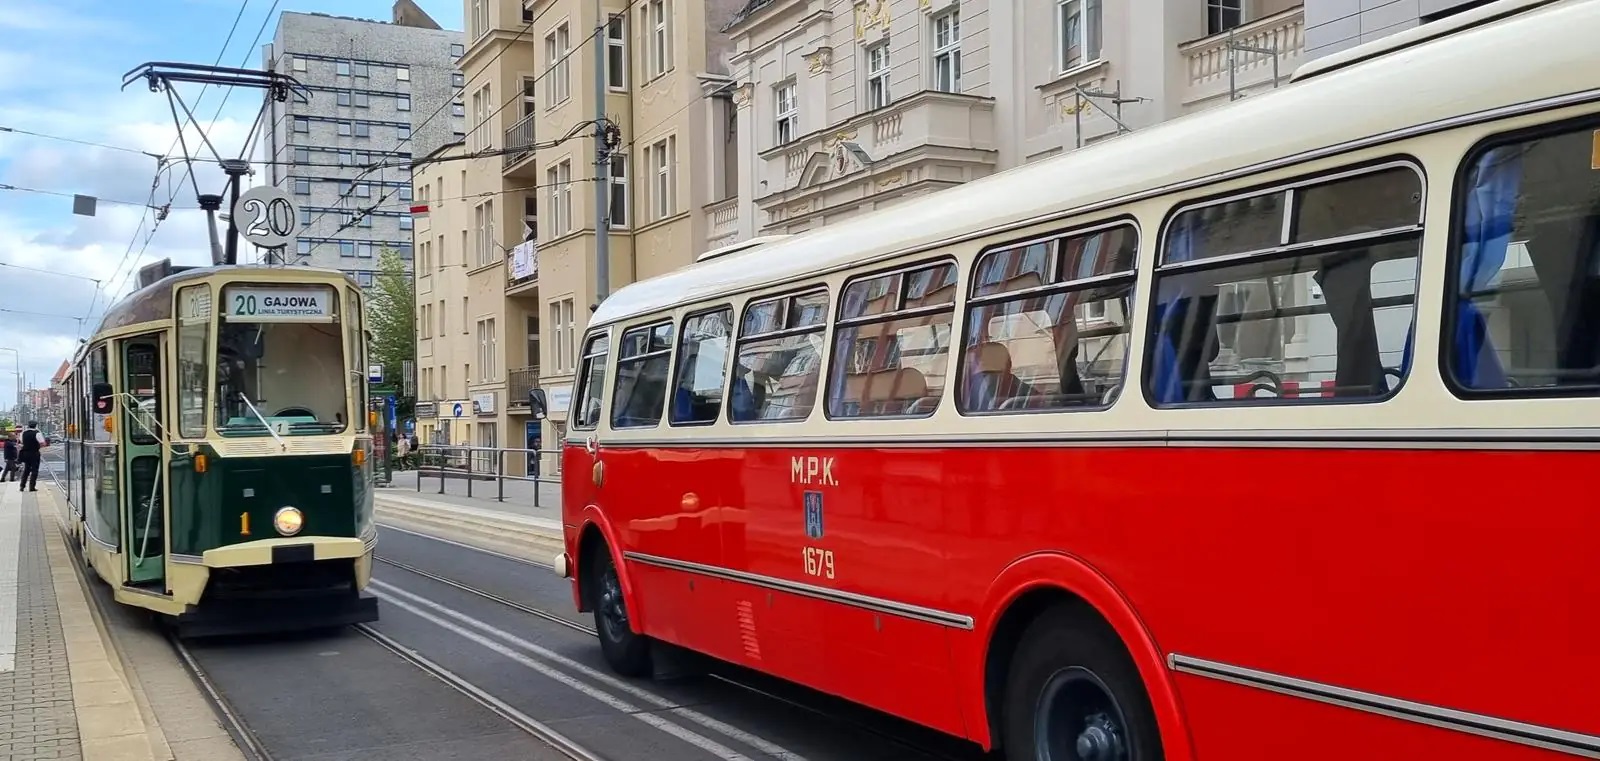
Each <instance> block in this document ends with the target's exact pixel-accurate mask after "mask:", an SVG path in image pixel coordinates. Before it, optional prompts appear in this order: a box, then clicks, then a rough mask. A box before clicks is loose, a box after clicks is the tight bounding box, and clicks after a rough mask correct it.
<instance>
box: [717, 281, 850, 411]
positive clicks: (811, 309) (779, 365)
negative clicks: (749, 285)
mask: <svg viewBox="0 0 1600 761" xmlns="http://www.w3.org/2000/svg"><path fill="white" fill-rule="evenodd" d="M827 318H828V293H827V291H812V292H810V293H802V294H797V295H793V296H782V297H779V298H776V299H768V300H766V301H757V302H753V303H751V304H750V305H749V306H747V307H745V310H744V320H743V322H742V323H741V327H740V329H739V348H738V352H737V355H738V359H737V361H735V362H734V366H733V378H732V379H730V381H729V384H728V386H729V388H728V419H729V420H731V421H733V422H735V423H750V422H758V421H760V422H772V421H781V420H804V419H805V418H806V417H807V416H809V415H810V414H811V408H812V407H813V406H814V405H815V404H816V401H817V381H818V378H819V376H820V375H821V371H822V363H821V362H819V361H818V360H819V359H820V357H821V356H822V332H823V328H824V326H825V323H826V322H827Z"/></svg>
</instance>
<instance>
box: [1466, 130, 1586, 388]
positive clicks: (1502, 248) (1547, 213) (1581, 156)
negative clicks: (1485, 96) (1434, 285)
mask: <svg viewBox="0 0 1600 761" xmlns="http://www.w3.org/2000/svg"><path fill="white" fill-rule="evenodd" d="M1596 127H1600V125H1597V124H1595V123H1593V122H1592V121H1591V122H1590V123H1589V124H1587V125H1585V126H1583V127H1581V128H1577V129H1572V128H1570V127H1568V128H1566V129H1563V130H1561V131H1546V132H1544V133H1543V134H1539V135H1536V136H1532V137H1526V138H1523V139H1518V140H1514V141H1506V140H1504V139H1497V140H1495V141H1494V143H1492V144H1490V145H1488V146H1485V147H1483V148H1480V149H1479V150H1477V151H1474V152H1473V153H1472V154H1471V155H1470V156H1468V158H1467V161H1466V164H1465V165H1464V167H1463V175H1464V177H1463V179H1464V182H1462V183H1461V184H1459V185H1458V187H1460V188H1462V194H1461V197H1460V198H1459V199H1458V200H1457V202H1456V206H1457V211H1456V214H1457V220H1456V224H1457V226H1458V227H1457V233H1456V236H1455V240H1456V249H1455V251H1453V252H1451V253H1452V259H1451V263H1450V267H1449V278H1450V280H1449V285H1448V287H1450V288H1452V289H1453V296H1452V298H1451V303H1450V304H1449V306H1448V307H1447V312H1446V313H1447V314H1450V315H1451V318H1450V319H1451V321H1452V322H1451V324H1450V325H1449V326H1448V327H1447V329H1446V330H1445V332H1444V335H1443V336H1442V337H1441V339H1440V340H1441V342H1442V343H1443V345H1444V351H1445V366H1446V367H1447V368H1448V371H1447V377H1448V378H1449V380H1450V381H1451V385H1452V386H1453V387H1455V389H1456V392H1457V393H1458V394H1483V393H1501V394H1522V395H1540V396H1571V395H1583V396H1593V395H1595V394H1596V393H1600V170H1597V169H1596V166H1600V164H1597V159H1596V156H1597V152H1600V129H1596Z"/></svg>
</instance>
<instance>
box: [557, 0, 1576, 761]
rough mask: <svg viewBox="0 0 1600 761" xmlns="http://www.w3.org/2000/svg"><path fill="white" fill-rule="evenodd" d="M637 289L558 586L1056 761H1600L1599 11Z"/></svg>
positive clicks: (669, 630)
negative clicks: (565, 579) (1599, 475)
mask: <svg viewBox="0 0 1600 761" xmlns="http://www.w3.org/2000/svg"><path fill="white" fill-rule="evenodd" d="M1295 79H1296V81H1295V82H1293V83H1291V84H1289V85H1287V86H1285V87H1283V88H1281V89H1278V90H1276V91H1273V92H1271V93H1268V94H1263V95H1260V96H1256V97H1251V98H1249V99H1246V100H1242V101H1240V102H1238V103H1235V104H1231V105H1229V106H1226V107H1223V108H1219V109H1216V110H1212V111H1206V112H1202V113H1198V114H1194V115H1190V116H1186V117H1184V118H1181V119H1177V120H1175V121H1172V122H1169V123H1166V124H1162V125H1159V126H1154V127H1150V128H1147V129H1143V130H1140V131H1137V132H1134V133H1132V134H1129V135H1125V136H1123V137H1120V138H1118V139H1116V140H1112V141H1109V142H1106V143H1104V144H1098V145H1094V146H1092V147H1089V148H1085V149H1083V150H1079V151H1073V152H1071V153H1067V154H1065V155H1062V156H1060V157H1057V158H1053V159H1049V160H1046V161H1041V162H1039V163H1036V164H1031V165H1028V166H1024V167H1021V168H1018V169H1015V170H1012V171H1008V172H1005V173H1002V174H999V175H996V176H993V177H990V178H987V179H983V180H979V181H976V182H972V183H969V184H966V185H962V186H959V187H956V188H953V189H950V190H945V191H942V192H939V193H937V194H933V195H928V196H924V197H921V198H916V199H912V200H907V201H904V202H901V203H899V204H897V205H895V206H892V207H890V208H887V209H884V210H881V211H878V212H875V213H873V214H871V215H869V216H864V217H858V218H854V219H850V220H848V221H843V222H840V223H837V224H830V225H828V226H827V227H825V228H822V229H820V230H816V231H813V232H808V233H805V234H801V235H797V236H793V237H787V238H782V239H776V240H767V241H763V242H759V243H758V244H755V245H751V246H747V247H744V248H742V249H741V250H737V251H732V252H724V253H720V254H717V255H707V256H704V257H702V260H701V261H700V262H698V263H696V264H695V265H694V266H691V267H688V268H686V269H683V270H681V271H677V272H673V273H670V274H667V275H663V276H661V277H657V278H654V279H651V280H648V281H644V282H640V283H637V284H634V285H631V286H628V287H626V288H623V289H621V290H619V291H618V292H617V293H616V294H615V295H614V296H612V297H611V298H609V299H607V300H606V301H605V302H604V303H603V304H601V305H600V307H599V308H598V310H597V311H596V312H595V313H594V315H593V319H592V321H591V325H590V326H589V327H588V330H587V333H586V334H585V336H584V338H583V343H582V348H581V351H580V356H581V364H580V368H579V380H578V383H577V385H576V388H575V390H574V404H573V408H572V417H571V420H570V431H569V433H568V435H567V440H566V445H565V453H564V457H565V473H566V477H565V496H564V504H563V515H564V522H565V531H566V551H565V552H564V553H563V554H562V555H561V556H560V557H558V558H557V566H558V571H559V572H560V573H562V574H564V575H567V576H570V577H571V578H572V579H573V590H574V595H575V597H576V601H577V604H578V606H579V608H580V609H582V610H593V611H595V612H596V619H597V623H598V628H599V629H600V632H601V636H600V639H601V645H602V648H603V649H604V652H605V656H606V658H607V659H608V660H609V662H610V663H611V665H612V666H613V667H614V668H615V669H616V670H618V671H620V672H623V673H627V674H642V673H646V672H647V671H648V669H649V668H650V654H651V652H652V644H653V643H655V642H662V643H670V644H672V645H677V646H681V647H684V648H688V649H690V650H693V651H697V652H700V653H704V654H707V655H710V656H713V657H715V658H718V659H722V660H725V661H729V662H732V663H735V664H739V665H741V666H745V667H749V668H753V669H758V670H760V671H763V672H766V673H770V674H773V675H776V676H779V677H782V678H785V679H788V680H792V681H794V682H797V683H801V684H804V685H807V686H809V687H812V688H815V689H818V690H823V691H826V692H828V693H832V694H835V695H839V696H841V697H844V698H847V699H850V700H852V701H857V702H859V703H862V704H865V705H868V706H872V707H874V708H877V709H880V710H882V711H885V712H888V713H891V714H894V715H898V716H901V717H904V718H906V719H909V720H912V721H915V722H919V723H921V724H924V725H927V726H929V727H934V728H937V729H940V730H943V731H945V732H949V733H951V734H954V735H958V736H961V737H965V738H969V739H971V740H972V741H974V742H976V743H978V744H980V745H982V746H984V747H987V748H1000V749H1002V751H1003V754H1004V757H1005V758H1007V759H1011V760H1013V761H1016V760H1019V759H1051V760H1053V761H1062V760H1064V759H1072V760H1081V761H1151V760H1152V759H1173V760H1178V759H1227V760H1228V761H1245V760H1248V759H1259V760H1261V761H1290V760H1292V761H1349V760H1350V759H1405V760H1407V761H1411V760H1417V761H1422V760H1428V761H1431V760H1433V759H1451V761H1476V760H1479V759H1511V760H1516V759H1556V758H1572V757H1584V758H1597V757H1600V697H1596V693H1595V688H1596V685H1600V506H1597V503H1596V502H1595V501H1594V500H1595V496H1594V495H1595V490H1596V487H1595V483H1594V482H1593V481H1590V480H1589V476H1588V475H1585V474H1586V473H1589V472H1590V471H1591V470H1593V471H1595V472H1600V452H1596V451H1595V450H1597V449H1600V2H1596V1H1595V0H1583V1H1571V2H1529V1H1528V0H1513V1H1512V2H1502V3H1498V4H1494V5H1489V6H1485V7H1482V8H1479V9H1477V10H1474V11H1470V12H1467V13H1465V14H1462V15H1460V16H1456V17H1452V18H1451V19H1449V20H1447V21H1441V22H1438V23H1437V24H1430V25H1428V26H1424V27H1421V28H1419V29H1415V30H1412V31H1410V32H1406V33H1403V34H1401V35H1396V36H1395V37H1393V38H1389V39H1387V40H1384V41H1382V42H1380V43H1376V44H1375V45H1369V46H1366V47H1363V48H1357V49H1354V50H1350V51H1346V52H1344V53H1341V54H1337V55H1334V56H1331V57H1328V58H1324V59H1320V60H1318V61H1316V62H1314V63H1311V64H1308V65H1307V66H1305V67H1303V68H1302V69H1301V70H1300V71H1299V72H1297V74H1296V77H1295Z"/></svg>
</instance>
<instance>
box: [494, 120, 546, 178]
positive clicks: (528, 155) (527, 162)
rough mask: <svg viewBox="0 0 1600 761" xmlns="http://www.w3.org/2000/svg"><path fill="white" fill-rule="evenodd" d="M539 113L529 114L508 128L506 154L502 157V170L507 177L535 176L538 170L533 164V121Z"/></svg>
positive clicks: (505, 143)
mask: <svg viewBox="0 0 1600 761" xmlns="http://www.w3.org/2000/svg"><path fill="white" fill-rule="evenodd" d="M537 116H538V114H528V115H527V116H524V117H522V118H521V119H518V120H517V123H516V124H513V125H511V128H510V129H508V130H506V134H505V142H504V143H503V145H505V155H503V156H502V157H501V162H502V163H501V167H500V171H501V172H502V173H503V174H504V175H505V176H507V177H516V178H519V179H531V178H534V177H535V176H536V175H537V174H538V172H537V171H535V169H534V166H533V154H534V151H533V144H534V134H533V123H534V119H535V117H537Z"/></svg>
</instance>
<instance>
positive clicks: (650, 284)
mask: <svg viewBox="0 0 1600 761" xmlns="http://www.w3.org/2000/svg"><path fill="white" fill-rule="evenodd" d="M1596 38H1600V2H1593V1H1588V2H1569V3H1560V4H1556V5H1552V6H1549V7H1545V8H1541V9H1536V10H1532V11H1529V12H1528V13H1526V14H1522V15H1516V16H1512V17H1509V18H1507V19H1505V20H1503V21H1498V22H1496V23H1494V24H1490V25H1487V26H1484V27H1482V28H1479V29H1473V30H1471V31H1467V32H1464V33H1461V34H1458V35H1452V36H1448V37H1444V38H1442V39H1438V40H1435V41H1432V42H1429V43H1427V44H1422V45H1418V46H1416V47H1413V48H1409V49H1403V50H1398V51H1395V52H1394V53H1392V54H1389V55H1386V56H1383V57H1382V58H1381V59H1379V60H1376V61H1372V62H1366V63H1361V64H1356V65H1352V66H1349V67H1348V68H1345V69H1341V70H1338V71H1332V72H1328V73H1326V74H1324V75H1322V76H1318V77H1315V78H1313V79H1311V80H1309V81H1306V82H1302V83H1298V84H1291V85H1288V86H1285V87H1282V88H1279V89H1277V90H1272V91H1269V92H1266V93H1262V94H1260V95H1253V96H1251V97H1249V98H1245V99H1243V100H1240V101H1238V102H1236V103H1232V104H1229V105H1226V106H1222V107H1218V108H1214V109H1210V110H1206V111H1200V112H1197V113H1193V114H1189V115H1187V116H1183V117H1180V118H1177V119H1174V120H1172V121H1169V122H1165V123H1163V124H1159V125H1155V126H1151V127H1147V128H1144V129H1141V130H1137V131H1135V132H1133V133H1131V134H1128V135H1124V136H1122V137H1119V138H1117V139H1114V140H1109V141H1107V142H1104V143H1100V144H1097V145H1093V146H1090V147H1087V148H1083V149H1080V150H1076V151H1071V152H1068V153H1066V154H1063V155H1061V156H1058V157H1055V158H1051V159H1046V160H1043V161H1039V162H1036V163H1033V164H1028V165H1026V166H1021V167H1017V168H1015V169H1011V170H1009V171H1006V172H1002V173H999V174H995V175H991V176H989V177H986V178H983V179H979V180H974V181H972V182H968V183H966V184H964V185H958V186H956V187H954V188H950V189H948V190H943V191H940V192H938V193H934V194H932V195H929V196H926V197H924V198H919V199H915V200H909V201H906V202H903V203H900V204H897V205H895V206H892V207H889V208H886V209H883V210H879V211H875V212H873V213H870V214H865V215H861V216H858V217H853V218H851V219H849V220H847V221H843V222H839V223H837V224H832V225H829V226H827V227H824V228H821V229H819V230H815V231H811V232H807V233H802V234H800V235H797V236H795V237H792V238H788V239H786V240H779V241H773V242H771V243H768V244H765V245H761V246H756V247H754V248H751V249H748V250H745V251H736V252H733V253H729V254H727V255H725V256H719V257H716V258H714V259H711V260H709V261H705V262H700V263H697V264H693V265H690V266H688V267H685V268H683V269H681V270H677V271H675V272H671V273H668V274H665V275H662V276H659V277H656V278H652V279H650V280H645V281H641V282H638V283H634V284H632V285H629V286H626V287H624V288H621V289H619V290H618V291H617V292H616V293H615V294H613V295H612V296H611V297H610V298H608V299H606V301H605V302H604V303H602V304H601V305H600V307H599V308H598V309H597V310H596V311H595V313H594V317H593V318H592V319H591V324H594V325H602V324H606V323H610V322H616V321H622V320H627V319H629V318H631V317H635V316H638V315H643V314H649V313H653V312H657V311H661V310H664V309H668V308H671V307H673V306H674V305H678V304H686V303H695V302H699V301H703V300H709V299H713V298H717V297H720V296H725V295H727V294H730V293H735V292H739V291H742V290H746V289H753V288H761V287H765V286H769V285H776V284H779V283H784V282H788V281H792V280H796V279H800V278H804V277H806V276H808V275H815V274H818V273H822V272H827V271H831V270H834V269H837V268H839V267H846V266H853V265H857V264H865V263H869V262H872V261H876V260H879V259H883V258H887V257H890V256H894V255H897V254H902V253H907V252H911V251H915V250H917V249H920V248H924V247H927V246H930V245H933V244H937V243H940V242H942V241H948V240H953V239H956V238H960V237H962V236H965V235H972V234H978V233H981V232H983V231H985V230H997V229H1002V228H1008V227H1014V226H1018V225H1021V224H1025V223H1028V222H1030V221H1043V220H1044V219H1048V218H1050V217H1055V216H1060V215H1063V214H1065V213H1068V212H1070V211H1073V210H1079V209H1086V208H1089V207H1094V206H1096V205H1099V204H1104V203H1108V202H1112V201H1115V200H1117V199H1123V198H1129V197H1133V196H1136V195H1141V194H1147V193H1150V192H1152V191H1156V190H1158V189H1160V188H1163V187H1166V188H1170V187H1173V186H1175V185H1181V184H1185V183H1194V182H1202V181H1205V180H1206V179H1207V178H1212V177H1220V176H1222V175H1224V174H1226V173H1229V172H1233V171H1238V170H1241V169H1244V168H1246V167H1251V166H1255V165H1260V164H1264V163H1266V162H1271V161H1274V160H1279V159H1283V158H1285V157H1291V156H1297V155H1302V154H1307V153H1309V152H1311V151H1318V150H1322V149H1327V148H1330V147H1332V146H1339V145H1344V144H1348V143H1352V142H1354V141H1359V140H1362V139H1365V138H1371V137H1373V136H1378V135H1384V134H1388V133H1393V132H1396V131H1399V130H1404V129H1408V128H1412V127H1416V126H1418V125H1425V124H1430V123H1435V122H1442V121H1445V120H1449V119H1452V118H1455V117H1460V116H1462V115H1466V114H1473V113H1479V112H1486V111H1490V110H1493V109H1496V108H1503V107H1506V106H1510V105H1515V104H1517V103H1527V102H1536V101H1542V100H1547V99H1551V98H1556V97H1560V96H1565V95H1571V94H1574V93H1584V92H1591V91H1594V90H1595V89H1596V88H1600V65H1596V63H1597V62H1600V61H1597V59H1600V46H1597V45H1596V44H1595V42H1594V40H1595V39H1596ZM1529 40H1536V41H1537V44H1538V45H1539V47H1540V48H1541V49H1543V50H1544V51H1546V52H1545V53H1544V54H1541V55H1537V56H1520V55H1517V54H1516V53H1515V51H1517V50H1520V49H1522V48H1523V47H1524V46H1525V45H1526V44H1528V41H1529ZM1558 51H1559V54H1558ZM1146 234H1149V232H1148V231H1147V233H1146Z"/></svg>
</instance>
